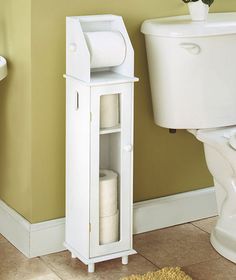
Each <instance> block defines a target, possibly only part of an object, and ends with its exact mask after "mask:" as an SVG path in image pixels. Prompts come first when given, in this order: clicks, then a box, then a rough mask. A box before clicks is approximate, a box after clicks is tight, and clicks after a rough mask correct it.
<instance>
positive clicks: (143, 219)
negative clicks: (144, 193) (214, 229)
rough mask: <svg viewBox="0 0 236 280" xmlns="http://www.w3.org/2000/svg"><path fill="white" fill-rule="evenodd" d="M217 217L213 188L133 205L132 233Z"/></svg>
mask: <svg viewBox="0 0 236 280" xmlns="http://www.w3.org/2000/svg"><path fill="white" fill-rule="evenodd" d="M216 215H217V204H216V195H215V189H214V187H210V188H205V189H200V190H196V191H191V192H185V193H180V194H175V195H171V196H167V197H162V198H157V199H152V200H147V201H143V202H138V203H135V204H134V233H135V234H137V233H142V232H147V231H151V230H155V229H160V228H165V227H170V226H173V225H178V224H183V223H187V222H191V221H196V220H200V219H204V218H208V217H212V216H216Z"/></svg>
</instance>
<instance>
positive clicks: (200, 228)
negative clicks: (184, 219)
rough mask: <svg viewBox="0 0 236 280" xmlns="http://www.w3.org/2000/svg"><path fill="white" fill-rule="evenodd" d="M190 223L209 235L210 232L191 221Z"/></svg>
mask: <svg viewBox="0 0 236 280" xmlns="http://www.w3.org/2000/svg"><path fill="white" fill-rule="evenodd" d="M191 224H192V225H193V226H194V227H196V228H198V229H200V230H201V231H203V232H205V233H207V234H208V235H210V233H209V232H208V231H206V230H204V229H202V228H201V227H199V226H197V225H194V224H193V223H191Z"/></svg>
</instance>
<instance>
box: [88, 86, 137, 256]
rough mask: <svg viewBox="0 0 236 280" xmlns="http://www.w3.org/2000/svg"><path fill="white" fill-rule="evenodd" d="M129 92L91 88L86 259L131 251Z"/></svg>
mask: <svg viewBox="0 0 236 280" xmlns="http://www.w3.org/2000/svg"><path fill="white" fill-rule="evenodd" d="M132 87H133V84H131V83H126V84H119V85H106V87H102V86H100V87H93V88H91V93H90V94H91V133H90V135H91V168H90V170H91V174H90V178H91V182H90V257H96V256H102V255H107V254H112V253H117V252H120V251H126V250H130V249H131V247H132V244H131V234H132V228H131V227H132V221H131V220H132V203H133V201H132V199H133V193H132V183H133V182H132V181H133V180H132V172H133V170H132V164H133V90H132Z"/></svg>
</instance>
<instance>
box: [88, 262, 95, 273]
mask: <svg viewBox="0 0 236 280" xmlns="http://www.w3.org/2000/svg"><path fill="white" fill-rule="evenodd" d="M94 271H95V264H94V263H90V264H89V265H88V272H89V273H94Z"/></svg>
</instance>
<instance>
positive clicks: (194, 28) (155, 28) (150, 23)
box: [141, 13, 236, 38]
mask: <svg viewBox="0 0 236 280" xmlns="http://www.w3.org/2000/svg"><path fill="white" fill-rule="evenodd" d="M141 32H142V33H144V34H147V35H155V36H161V37H174V38H176V37H177V38H192V37H208V36H217V35H225V34H236V13H210V14H209V15H208V20H207V21H192V20H191V19H190V16H176V17H165V18H157V19H150V20H146V21H144V22H143V24H142V27H141Z"/></svg>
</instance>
